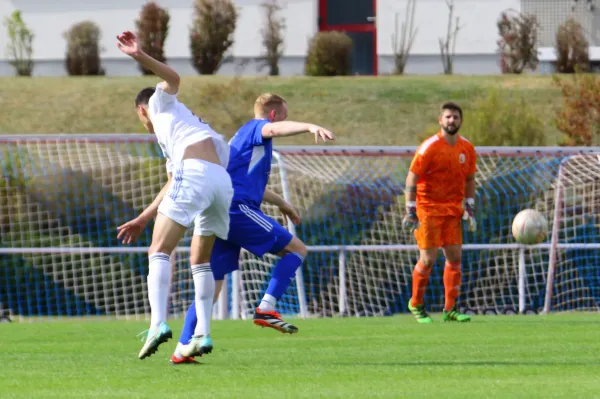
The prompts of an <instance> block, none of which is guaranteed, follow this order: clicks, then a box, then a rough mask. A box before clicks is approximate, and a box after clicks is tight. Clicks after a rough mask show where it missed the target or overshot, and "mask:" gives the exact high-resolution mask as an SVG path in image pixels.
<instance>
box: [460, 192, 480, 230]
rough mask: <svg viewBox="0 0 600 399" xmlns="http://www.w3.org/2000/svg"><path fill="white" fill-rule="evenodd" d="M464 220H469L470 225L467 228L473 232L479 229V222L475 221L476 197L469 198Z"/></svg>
mask: <svg viewBox="0 0 600 399" xmlns="http://www.w3.org/2000/svg"><path fill="white" fill-rule="evenodd" d="M463 220H466V221H468V223H469V226H468V228H467V230H468V231H469V232H471V233H473V232H475V231H477V223H476V222H475V199H474V198H467V201H466V204H465V211H464V213H463Z"/></svg>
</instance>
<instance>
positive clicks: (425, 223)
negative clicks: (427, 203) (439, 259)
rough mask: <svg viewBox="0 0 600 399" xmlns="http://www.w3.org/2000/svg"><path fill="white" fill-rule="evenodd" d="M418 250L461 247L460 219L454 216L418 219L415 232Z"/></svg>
mask: <svg viewBox="0 0 600 399" xmlns="http://www.w3.org/2000/svg"><path fill="white" fill-rule="evenodd" d="M415 238H416V239H417V245H418V246H419V249H431V248H441V247H445V246H447V245H462V218H461V217H456V216H425V217H420V218H419V228H418V229H417V230H415Z"/></svg>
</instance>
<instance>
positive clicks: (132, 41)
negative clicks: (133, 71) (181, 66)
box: [117, 31, 180, 94]
mask: <svg viewBox="0 0 600 399" xmlns="http://www.w3.org/2000/svg"><path fill="white" fill-rule="evenodd" d="M117 40H118V42H117V47H119V49H120V50H121V51H122V52H123V53H125V54H127V55H128V56H130V57H131V58H133V59H134V60H136V61H137V62H139V63H140V64H142V65H143V66H144V67H146V68H148V69H150V70H151V71H152V72H154V74H155V75H156V76H158V77H159V78H161V79H163V80H164V82H162V89H163V91H164V92H166V93H168V94H177V91H178V90H179V82H180V77H179V74H178V73H177V72H175V71H174V70H173V68H171V67H169V66H168V65H166V64H163V63H162V62H160V61H157V60H155V59H154V58H152V57H150V56H149V55H148V54H146V53H144V52H143V51H142V49H141V47H140V45H139V43H138V40H137V37H136V36H135V35H134V34H133V33H132V32H129V31H125V32H123V33H122V34H120V35H119V36H117Z"/></svg>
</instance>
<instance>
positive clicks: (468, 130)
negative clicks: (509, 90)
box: [460, 89, 546, 146]
mask: <svg viewBox="0 0 600 399" xmlns="http://www.w3.org/2000/svg"><path fill="white" fill-rule="evenodd" d="M544 129H545V127H544V123H543V122H542V120H541V119H540V118H539V117H538V115H537V114H536V112H535V111H534V110H533V109H532V108H531V107H530V106H529V104H527V101H526V100H525V98H523V97H517V98H513V97H511V98H507V97H504V96H501V95H500V93H499V92H498V91H497V90H496V89H490V91H489V92H488V93H487V95H486V96H484V97H481V98H479V99H477V100H476V101H475V103H474V104H473V107H472V108H471V109H465V116H464V120H463V126H462V128H461V130H460V132H461V134H462V135H464V136H465V137H466V138H468V139H469V140H470V141H471V142H472V143H473V144H474V145H489V146H541V145H544V144H545V143H546V137H545V135H544Z"/></svg>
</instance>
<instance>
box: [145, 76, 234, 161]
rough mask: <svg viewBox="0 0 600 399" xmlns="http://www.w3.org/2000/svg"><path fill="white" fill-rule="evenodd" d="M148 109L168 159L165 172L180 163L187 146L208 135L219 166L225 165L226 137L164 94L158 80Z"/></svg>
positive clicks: (161, 146)
mask: <svg viewBox="0 0 600 399" xmlns="http://www.w3.org/2000/svg"><path fill="white" fill-rule="evenodd" d="M148 111H149V114H150V121H151V122H152V125H153V126H154V133H155V134H156V138H157V140H158V144H159V145H160V148H161V149H162V151H163V154H164V155H165V157H166V158H167V172H171V171H172V170H173V169H174V168H175V166H177V165H179V164H181V162H182V161H183V153H184V152H185V149H186V148H187V147H188V146H189V145H191V144H194V143H197V142H199V141H203V140H206V139H209V138H210V139H212V140H213V143H214V145H215V149H216V151H217V155H218V157H219V161H220V162H221V166H223V167H224V168H227V164H228V163H229V145H228V144H227V142H226V141H225V138H224V137H223V136H222V135H220V134H218V133H217V132H215V131H214V130H213V129H212V128H211V127H210V126H209V125H208V124H207V123H205V122H204V121H202V120H201V119H200V118H198V117H197V116H196V115H194V113H193V112H192V111H190V110H189V109H188V108H187V107H186V106H185V105H183V104H182V103H180V102H179V101H177V96H176V95H173V94H169V93H166V92H165V91H164V90H163V89H162V84H161V83H159V84H158V85H157V86H156V91H155V92H154V94H153V95H152V97H150V100H149V101H148Z"/></svg>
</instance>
